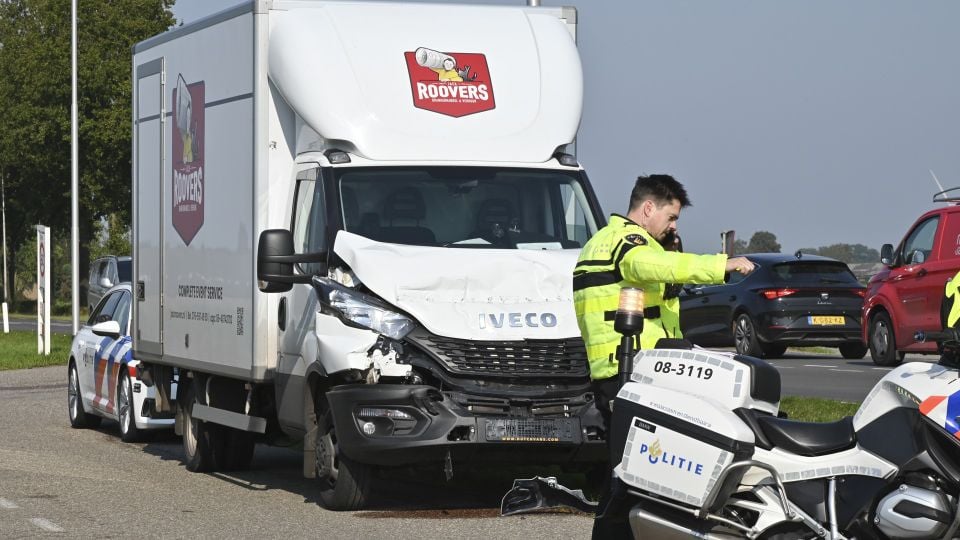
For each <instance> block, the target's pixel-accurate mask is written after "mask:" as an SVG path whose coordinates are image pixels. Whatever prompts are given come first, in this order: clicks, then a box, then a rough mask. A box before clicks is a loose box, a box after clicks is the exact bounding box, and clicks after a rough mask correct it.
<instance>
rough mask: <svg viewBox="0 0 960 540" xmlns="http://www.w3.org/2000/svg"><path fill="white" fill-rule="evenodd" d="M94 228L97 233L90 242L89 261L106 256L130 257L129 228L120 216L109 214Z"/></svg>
mask: <svg viewBox="0 0 960 540" xmlns="http://www.w3.org/2000/svg"><path fill="white" fill-rule="evenodd" d="M95 227H96V230H97V233H96V234H95V235H94V237H93V240H92V241H91V242H90V260H93V259H99V258H100V257H103V256H106V255H130V253H131V248H130V226H129V225H127V223H126V222H125V221H123V219H122V218H121V217H120V214H110V215H109V216H108V217H107V218H106V219H105V220H103V221H99V222H97V223H96V224H95Z"/></svg>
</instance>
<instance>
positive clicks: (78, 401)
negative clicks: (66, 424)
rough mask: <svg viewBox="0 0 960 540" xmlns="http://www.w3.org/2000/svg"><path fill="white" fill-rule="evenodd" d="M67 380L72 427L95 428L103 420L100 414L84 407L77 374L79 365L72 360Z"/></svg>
mask: <svg viewBox="0 0 960 540" xmlns="http://www.w3.org/2000/svg"><path fill="white" fill-rule="evenodd" d="M68 373H69V375H68V378H69V380H68V382H67V414H68V415H69V416H70V427H72V428H75V429H80V428H95V427H97V426H99V425H100V422H101V421H102V420H103V419H102V418H100V417H99V416H96V415H93V414H90V413H88V412H87V411H85V410H84V409H83V397H82V396H83V395H82V394H81V393H80V377H79V376H78V375H77V366H76V364H74V363H73V362H70V370H69V372H68Z"/></svg>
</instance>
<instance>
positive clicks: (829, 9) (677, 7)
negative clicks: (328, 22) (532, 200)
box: [174, 0, 960, 252]
mask: <svg viewBox="0 0 960 540" xmlns="http://www.w3.org/2000/svg"><path fill="white" fill-rule="evenodd" d="M474 1H475V3H491V4H513V5H522V4H523V2H522V1H516V2H506V1H486V2H484V1H483V0H474ZM448 2H449V0H448ZM237 3H239V2H238V0H178V1H177V4H176V6H175V7H174V13H175V14H176V16H177V18H178V19H179V20H182V21H184V22H186V23H189V22H191V21H194V20H196V19H198V18H201V17H203V16H205V15H209V14H211V13H214V12H216V11H219V10H221V9H224V8H226V7H229V6H232V5H235V4H237ZM541 3H542V4H543V5H573V6H576V7H577V10H578V14H579V27H578V28H579V29H578V32H579V35H578V42H579V47H580V51H581V57H582V60H583V64H584V76H585V89H586V90H585V103H584V118H583V122H582V124H581V129H580V134H579V145H578V158H579V159H580V161H581V163H583V165H584V167H585V168H586V169H587V171H588V174H589V175H590V178H591V180H592V181H593V183H594V187H595V189H596V190H597V193H598V195H599V197H600V202H601V204H602V206H603V209H604V211H605V212H606V213H608V214H609V213H611V212H621V213H622V212H625V211H626V208H625V207H626V200H627V197H628V196H629V191H630V188H631V187H632V185H633V181H634V179H635V178H636V176H637V175H638V174H649V173H668V174H673V175H674V176H676V177H677V179H679V180H680V181H681V182H683V183H684V184H685V185H686V186H687V189H688V191H689V192H690V195H691V198H692V199H693V203H694V206H693V207H692V208H689V209H687V210H684V212H683V214H682V216H681V219H680V223H679V228H680V231H681V235H682V236H683V238H684V247H686V248H687V250H688V251H702V252H706V251H717V250H718V249H719V244H720V237H719V233H720V231H721V230H725V229H736V231H737V235H738V238H744V239H749V236H750V235H751V234H752V233H753V232H755V231H757V230H767V231H770V232H772V233H774V234H775V235H777V238H778V240H779V241H780V243H781V245H782V246H783V251H793V250H796V249H798V248H801V247H819V246H822V245H827V244H833V243H837V242H845V243H860V244H866V245H867V246H869V247H872V248H875V249H879V247H880V244H882V243H885V242H889V243H893V244H896V243H898V242H899V241H900V239H901V237H902V236H903V234H904V233H905V232H906V228H907V227H908V226H909V225H910V224H911V223H912V222H913V220H914V219H916V217H918V216H919V215H920V213H921V212H923V211H925V210H928V209H931V208H933V207H934V205H933V204H932V203H931V198H932V195H933V193H934V192H935V191H936V186H935V184H934V182H933V180H932V179H931V177H930V173H929V170H930V169H932V170H933V171H934V172H935V173H936V174H937V176H938V177H939V178H940V181H941V182H942V183H943V184H944V187H946V188H950V187H954V186H960V103H958V100H960V61H958V53H960V32H958V31H957V23H958V21H960V2H955V1H951V0H937V1H934V0H928V1H924V2H906V1H902V0H900V1H893V0H847V1H844V2H837V1H835V0H793V1H789V2H788V1H778V2H770V1H769V0H736V1H734V0H723V1H720V0H696V1H694V0H630V1H622V2H621V1H602V0H601V1H598V0H592V1H591V0H582V1H577V0H568V1H550V0H543V1H542V2H541ZM461 23H462V24H466V25H469V21H461ZM491 35H494V34H491Z"/></svg>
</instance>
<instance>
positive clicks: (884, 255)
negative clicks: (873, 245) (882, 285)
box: [880, 244, 893, 266]
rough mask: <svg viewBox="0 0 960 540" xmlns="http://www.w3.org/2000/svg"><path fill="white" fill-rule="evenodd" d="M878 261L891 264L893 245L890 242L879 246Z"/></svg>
mask: <svg viewBox="0 0 960 540" xmlns="http://www.w3.org/2000/svg"><path fill="white" fill-rule="evenodd" d="M880 262H881V263H883V264H885V265H887V266H890V265H892V264H893V246H892V245H891V244H884V245H882V246H880Z"/></svg>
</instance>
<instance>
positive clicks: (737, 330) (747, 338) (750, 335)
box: [733, 313, 763, 358]
mask: <svg viewBox="0 0 960 540" xmlns="http://www.w3.org/2000/svg"><path fill="white" fill-rule="evenodd" d="M733 343H734V344H735V345H736V346H737V352H738V353H740V354H745V355H747V356H754V357H756V358H761V357H763V350H762V349H761V348H760V341H759V340H758V339H757V329H756V327H755V326H754V325H753V319H751V318H750V316H749V315H747V314H746V313H741V314H740V315H739V316H738V317H737V318H736V319H735V320H734V321H733Z"/></svg>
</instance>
